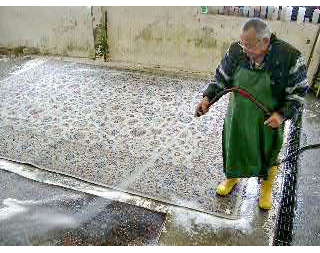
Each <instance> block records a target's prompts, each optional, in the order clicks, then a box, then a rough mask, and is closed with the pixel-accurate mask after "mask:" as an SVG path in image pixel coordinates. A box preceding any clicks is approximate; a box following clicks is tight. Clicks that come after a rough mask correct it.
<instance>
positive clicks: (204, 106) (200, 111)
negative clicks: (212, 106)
mask: <svg viewBox="0 0 320 253" xmlns="http://www.w3.org/2000/svg"><path fill="white" fill-rule="evenodd" d="M208 110H209V99H208V97H204V98H203V99H202V101H201V102H200V103H199V104H198V105H197V107H196V111H195V114H194V116H195V117H200V116H202V115H204V114H206V113H207V112H208Z"/></svg>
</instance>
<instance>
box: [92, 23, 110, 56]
mask: <svg viewBox="0 0 320 253" xmlns="http://www.w3.org/2000/svg"><path fill="white" fill-rule="evenodd" d="M94 46H95V50H96V58H100V57H102V56H103V57H104V60H105V61H106V60H107V55H108V52H109V48H108V44H107V33H106V27H105V25H104V24H98V25H97V26H96V28H95V45H94Z"/></svg>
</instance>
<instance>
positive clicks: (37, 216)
mask: <svg viewBox="0 0 320 253" xmlns="http://www.w3.org/2000/svg"><path fill="white" fill-rule="evenodd" d="M0 185H1V191H0V245H13V246H15V245H25V246H30V245H73V246H76V245H106V246H107V245H113V246H116V245H124V246H125V245H157V243H158V240H159V237H160V233H161V230H162V228H163V226H164V221H165V218H166V214H164V213H159V212H153V211H150V210H147V209H144V208H141V207H136V206H133V205H129V204H125V203H120V202H115V201H109V200H108V199H104V198H100V197H96V196H93V195H90V194H85V193H79V192H76V191H73V190H70V189H65V188H62V187H57V186H52V185H47V184H44V183H39V182H35V181H32V180H29V179H26V178H24V177H21V176H18V175H16V174H14V173H11V172H7V171H3V170H0Z"/></svg>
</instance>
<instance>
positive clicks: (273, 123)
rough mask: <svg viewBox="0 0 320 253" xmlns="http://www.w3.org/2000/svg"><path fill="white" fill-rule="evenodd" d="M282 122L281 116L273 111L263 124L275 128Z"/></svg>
mask: <svg viewBox="0 0 320 253" xmlns="http://www.w3.org/2000/svg"><path fill="white" fill-rule="evenodd" d="M282 123H283V117H282V116H281V114H280V113H278V112H273V113H272V115H271V117H270V118H269V119H267V120H266V121H265V122H264V124H265V125H266V126H270V127H272V128H277V127H279V126H280V125H281V124H282Z"/></svg>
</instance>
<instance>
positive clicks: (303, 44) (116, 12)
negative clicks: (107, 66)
mask: <svg viewBox="0 0 320 253" xmlns="http://www.w3.org/2000/svg"><path fill="white" fill-rule="evenodd" d="M105 10H106V12H107V19H108V26H107V33H108V43H109V48H110V55H109V56H110V60H111V61H120V62H131V63H133V64H136V63H139V64H142V65H146V66H155V67H157V66H160V67H166V68H175V69H180V70H188V71H194V72H207V73H209V72H210V71H213V70H215V67H216V66H217V65H218V63H219V61H220V60H221V58H222V56H223V55H224V53H225V52H226V49H227V48H228V46H229V45H230V44H231V43H232V42H234V41H236V40H239V36H240V27H241V24H242V23H243V22H244V21H245V20H246V19H247V18H244V17H235V16H225V15H210V14H200V11H199V8H198V7H105ZM269 23H270V26H271V28H272V29H273V31H275V32H276V34H277V36H278V37H279V38H281V39H283V40H285V41H287V42H289V43H291V44H293V45H294V46H296V47H297V48H298V49H299V50H300V51H301V52H302V53H303V55H304V56H305V59H306V61H308V59H309V57H310V53H311V50H312V46H313V44H314V43H315V40H316V35H317V30H318V29H319V25H315V24H312V23H303V24H297V23H296V22H290V23H285V22H280V21H269ZM318 58H319V57H316V58H314V59H313V60H314V61H313V62H312V64H311V66H310V67H312V69H316V66H317V64H318ZM313 73H314V72H313ZM308 75H309V76H312V73H310V72H309V73H308ZM309 79H310V78H309Z"/></svg>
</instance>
